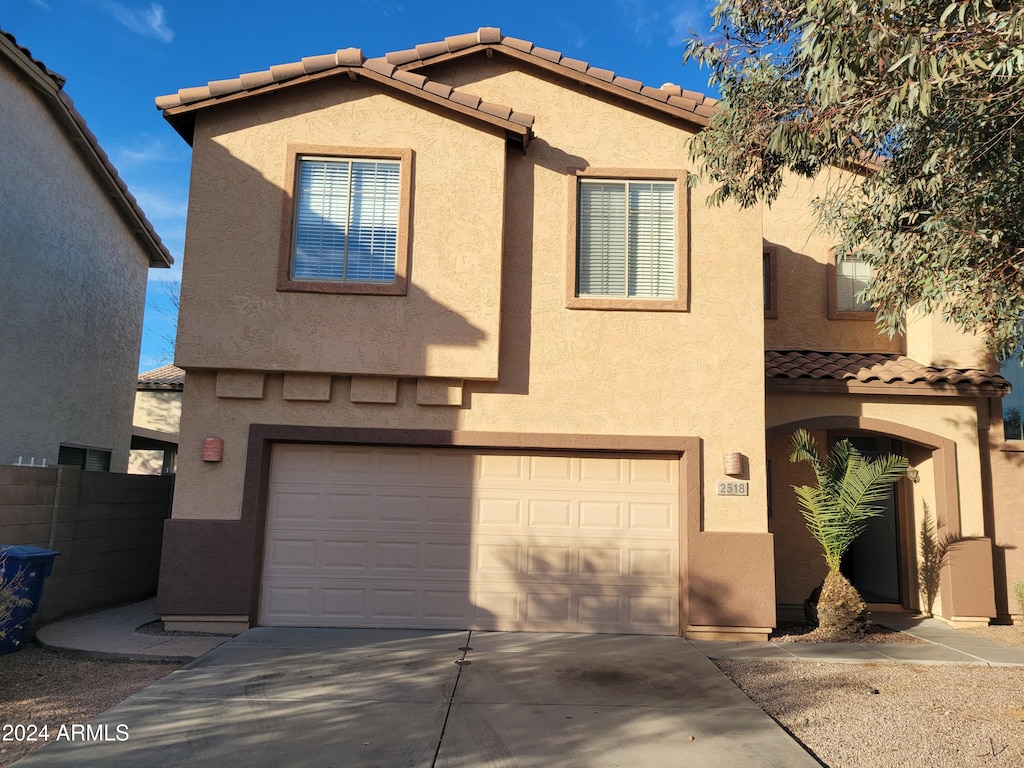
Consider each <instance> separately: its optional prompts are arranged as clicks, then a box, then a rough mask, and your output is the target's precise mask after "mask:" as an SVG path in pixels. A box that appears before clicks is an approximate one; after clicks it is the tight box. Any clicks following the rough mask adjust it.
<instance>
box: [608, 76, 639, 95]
mask: <svg viewBox="0 0 1024 768" xmlns="http://www.w3.org/2000/svg"><path fill="white" fill-rule="evenodd" d="M612 83H614V84H615V85H617V86H619V87H620V88H625V89H626V90H629V91H633V92H634V93H640V89H641V88H643V87H644V84H643V83H641V82H640V81H639V80H634V79H633V78H631V77H620V76H618V75H616V76H615V79H614V80H612Z"/></svg>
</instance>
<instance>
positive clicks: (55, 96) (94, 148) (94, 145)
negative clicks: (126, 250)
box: [0, 29, 174, 267]
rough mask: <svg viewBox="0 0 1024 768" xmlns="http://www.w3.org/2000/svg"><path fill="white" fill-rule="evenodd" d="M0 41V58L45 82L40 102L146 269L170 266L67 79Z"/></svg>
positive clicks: (5, 36)
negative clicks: (116, 214) (47, 103)
mask: <svg viewBox="0 0 1024 768" xmlns="http://www.w3.org/2000/svg"><path fill="white" fill-rule="evenodd" d="M0 38H2V40H3V41H6V42H5V43H4V44H3V45H0V55H3V56H6V57H8V58H9V59H10V61H11V62H12V64H13V65H14V66H15V67H16V68H19V69H23V71H25V73H26V75H28V73H30V72H31V73H33V75H34V76H36V77H38V76H42V77H43V78H45V79H46V80H48V81H49V84H50V86H49V87H47V88H46V89H44V88H42V87H38V88H37V89H38V90H39V91H40V92H41V93H42V95H43V97H44V98H47V99H50V100H52V101H53V102H54V104H55V105H56V106H57V108H56V110H55V112H56V119H57V120H58V121H59V122H60V123H61V124H62V125H61V128H62V129H64V130H66V131H67V133H68V134H69V141H70V142H71V143H72V144H73V145H74V146H77V147H78V149H79V152H80V153H81V155H82V157H83V159H85V161H86V162H87V163H88V164H89V165H90V166H92V167H93V169H94V171H95V173H96V177H97V178H98V179H100V181H101V183H102V184H103V186H105V187H107V188H108V189H109V191H110V192H111V193H112V194H111V197H112V198H113V201H114V204H115V205H116V206H117V207H118V208H119V209H120V210H121V211H122V212H123V214H124V215H125V216H126V217H127V218H128V220H129V221H131V222H132V231H133V233H134V234H135V236H136V238H137V240H138V242H139V243H140V244H141V245H142V248H143V250H144V251H145V252H146V255H147V257H148V258H149V262H150V265H151V266H161V267H166V266H170V265H171V264H173V263H174V257H172V256H171V254H170V252H169V251H168V250H167V247H166V246H165V245H164V244H163V241H162V240H161V239H160V236H159V235H158V234H157V233H156V230H155V229H154V228H153V225H152V224H151V223H150V221H149V219H147V218H146V214H145V212H144V211H143V210H142V208H141V207H139V204H138V201H137V200H136V199H135V196H134V195H132V193H131V192H129V191H128V185H127V184H125V182H124V179H122V178H121V176H120V175H119V174H118V172H117V168H115V167H114V164H113V163H111V162H110V158H109V157H108V155H107V153H106V152H105V151H104V150H103V148H102V147H101V146H100V145H99V141H97V139H96V134H94V133H93V132H92V130H90V128H89V126H88V125H87V124H86V122H85V118H84V117H83V116H82V114H81V113H80V112H79V111H78V110H77V109H76V108H75V102H74V101H72V99H71V97H70V96H68V94H67V92H65V91H64V85H65V84H66V83H67V78H66V77H64V76H63V75H60V74H58V73H56V72H54V71H53V70H51V69H49V68H48V67H47V66H46V65H45V64H44V63H43V62H41V61H40V60H39V59H36V58H34V57H33V56H32V52H31V51H30V50H29V49H28V48H26V47H25V46H23V45H18V41H17V39H16V38H15V37H14V35H12V34H10V33H9V32H5V31H4V30H2V29H0ZM51 88H52V90H51ZM76 134H78V135H79V136H81V138H82V139H84V141H82V140H78V138H77V137H76Z"/></svg>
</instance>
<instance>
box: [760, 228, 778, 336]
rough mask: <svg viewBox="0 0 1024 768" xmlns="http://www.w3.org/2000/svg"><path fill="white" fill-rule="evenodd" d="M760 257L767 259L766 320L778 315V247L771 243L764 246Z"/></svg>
mask: <svg viewBox="0 0 1024 768" xmlns="http://www.w3.org/2000/svg"><path fill="white" fill-rule="evenodd" d="M761 258H762V259H764V258H767V259H768V306H766V307H765V308H764V317H765V319H766V320H777V319H778V317H779V249H778V248H776V247H775V246H773V245H766V246H764V250H763V252H762V257H761Z"/></svg>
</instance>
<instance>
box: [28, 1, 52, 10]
mask: <svg viewBox="0 0 1024 768" xmlns="http://www.w3.org/2000/svg"><path fill="white" fill-rule="evenodd" d="M32 5H38V6H39V7H40V8H45V9H46V10H50V4H49V3H48V2H46V0H32Z"/></svg>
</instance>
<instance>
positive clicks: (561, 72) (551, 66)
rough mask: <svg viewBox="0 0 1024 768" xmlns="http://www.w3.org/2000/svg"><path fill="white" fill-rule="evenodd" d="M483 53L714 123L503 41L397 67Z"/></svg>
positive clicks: (698, 122)
mask: <svg viewBox="0 0 1024 768" xmlns="http://www.w3.org/2000/svg"><path fill="white" fill-rule="evenodd" d="M481 52H484V53H487V54H488V56H490V55H493V53H495V52H497V53H500V54H503V55H505V56H508V57H510V58H514V59H516V60H518V61H522V62H524V63H527V64H530V65H532V66H536V67H537V68H539V69H543V70H545V71H547V72H551V73H553V74H555V75H558V76H560V77H565V78H568V79H570V80H573V81H574V82H577V83H580V84H581V85H587V86H591V87H593V88H596V89H597V90H600V91H602V92H604V93H607V94H609V95H611V96H618V97H620V98H625V99H626V100H628V101H630V102H632V103H634V104H638V105H640V106H644V107H648V108H649V109H653V110H656V111H658V112H663V113H665V114H668V115H671V116H672V117H675V118H678V119H680V120H683V121H685V122H688V123H691V124H693V125H695V126H697V127H698V128H705V127H707V125H708V124H709V123H710V122H711V119H710V117H707V116H705V115H700V114H697V113H696V112H691V111H689V110H686V109H682V108H680V107H676V106H674V105H672V104H669V103H668V102H667V101H660V100H658V99H654V98H651V97H649V96H645V95H643V94H642V93H637V92H635V91H631V90H629V89H627V88H623V87H622V86H619V85H615V83H614V82H609V81H607V80H602V79H601V78H599V77H594V76H593V75H588V74H586V73H585V72H581V71H579V70H576V69H573V68H571V67H567V66H563V65H561V64H557V63H555V62H552V61H547V60H546V59H543V58H541V57H540V56H535V55H533V54H530V53H527V52H525V51H520V50H519V49H517V48H513V47H512V46H509V45H504V44H502V43H478V44H477V45H473V46H469V47H468V48H463V49H461V50H458V51H451V52H447V53H441V54H438V55H436V56H431V57H429V58H426V59H417V60H415V61H409V62H405V63H403V64H400V65H397V66H396V68H397V69H402V70H405V71H407V72H415V71H417V70H419V69H422V68H424V67H429V66H433V65H436V64H441V63H444V62H446V61H454V60H456V59H461V58H464V57H466V56H471V55H473V54H476V53H481Z"/></svg>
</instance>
